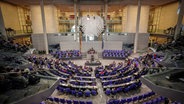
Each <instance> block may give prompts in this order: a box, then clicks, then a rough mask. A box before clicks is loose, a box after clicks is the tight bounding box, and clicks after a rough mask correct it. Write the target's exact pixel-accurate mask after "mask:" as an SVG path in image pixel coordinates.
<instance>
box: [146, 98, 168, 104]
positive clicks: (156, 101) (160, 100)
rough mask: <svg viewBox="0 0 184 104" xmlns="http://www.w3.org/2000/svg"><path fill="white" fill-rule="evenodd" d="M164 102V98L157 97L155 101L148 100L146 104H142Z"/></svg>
mask: <svg viewBox="0 0 184 104" xmlns="http://www.w3.org/2000/svg"><path fill="white" fill-rule="evenodd" d="M165 101H166V98H165V97H163V96H159V97H157V98H155V99H152V100H149V101H147V102H144V103H143V104H160V103H162V102H165ZM166 104H167V103H166Z"/></svg>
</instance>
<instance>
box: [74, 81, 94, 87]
mask: <svg viewBox="0 0 184 104" xmlns="http://www.w3.org/2000/svg"><path fill="white" fill-rule="evenodd" d="M70 84H73V85H78V86H96V82H92V81H80V82H78V81H70Z"/></svg>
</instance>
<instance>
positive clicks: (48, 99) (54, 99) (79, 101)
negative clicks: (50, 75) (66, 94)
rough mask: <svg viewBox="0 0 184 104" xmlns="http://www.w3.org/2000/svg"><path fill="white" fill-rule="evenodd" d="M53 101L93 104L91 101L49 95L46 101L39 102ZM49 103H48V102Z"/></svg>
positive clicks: (42, 103)
mask: <svg viewBox="0 0 184 104" xmlns="http://www.w3.org/2000/svg"><path fill="white" fill-rule="evenodd" d="M47 101H49V102H53V103H58V104H93V102H92V101H82V100H69V99H63V98H56V97H49V98H47V100H46V101H42V102H41V103H40V104H47V103H46V102H47ZM48 104H50V103H48Z"/></svg>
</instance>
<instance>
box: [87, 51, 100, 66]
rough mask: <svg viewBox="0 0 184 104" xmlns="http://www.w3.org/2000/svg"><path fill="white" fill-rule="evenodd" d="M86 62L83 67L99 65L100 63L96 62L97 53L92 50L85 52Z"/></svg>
mask: <svg viewBox="0 0 184 104" xmlns="http://www.w3.org/2000/svg"><path fill="white" fill-rule="evenodd" d="M87 60H88V61H86V62H85V65H89V66H98V65H101V62H100V61H99V60H98V53H97V52H96V51H95V50H94V49H93V48H91V49H89V50H88V51H87Z"/></svg>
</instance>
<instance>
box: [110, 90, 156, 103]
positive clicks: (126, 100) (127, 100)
mask: <svg viewBox="0 0 184 104" xmlns="http://www.w3.org/2000/svg"><path fill="white" fill-rule="evenodd" d="M154 95H155V93H154V92H153V91H151V92H148V93H145V94H142V95H137V96H133V97H129V98H122V99H110V100H109V101H108V102H107V104H126V103H131V102H137V101H139V103H140V102H141V101H143V100H145V99H146V100H147V98H149V97H152V96H154ZM155 104H157V103H155Z"/></svg>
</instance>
